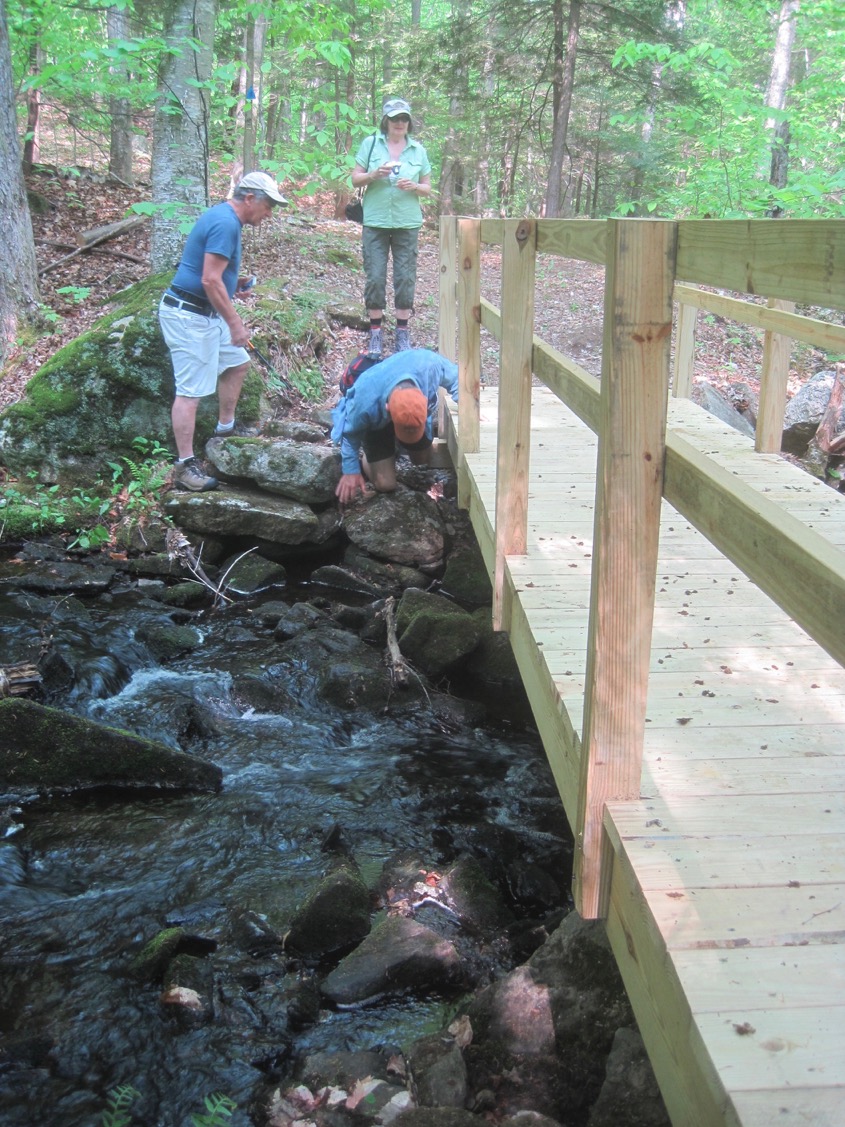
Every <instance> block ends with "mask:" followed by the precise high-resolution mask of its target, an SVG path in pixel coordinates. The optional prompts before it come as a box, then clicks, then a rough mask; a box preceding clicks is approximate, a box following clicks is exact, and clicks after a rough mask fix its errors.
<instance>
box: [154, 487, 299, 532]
mask: <svg viewBox="0 0 845 1127" xmlns="http://www.w3.org/2000/svg"><path fill="white" fill-rule="evenodd" d="M165 512H166V513H167V515H168V516H169V517H171V518H172V520H173V521H174V522H175V523H176V524H178V525H179V527H180V528H187V529H189V530H190V531H192V532H196V533H200V534H208V533H211V534H212V535H214V536H244V537H249V538H251V539H253V540H254V539H256V538H258V539H259V540H265V541H267V542H269V543H271V544H302V543H304V542H305V541H308V540H310V539H311V538H312V536H316V535H318V533H319V530H320V522H319V521H318V519H317V517H316V515H315V513H314V512H313V511H312V510H311V509H310V508H309V507H308V506H307V505H303V504H301V503H300V502H299V501H290V500H288V499H287V498H286V497H278V496H276V497H274V496H272V495H271V494H269V493H261V492H259V491H258V490H249V489H235V488H233V487H231V486H230V487H228V488H226V489H215V490H213V491H212V492H210V493H171V494H170V496H169V498H168V500H167V503H166V504H165Z"/></svg>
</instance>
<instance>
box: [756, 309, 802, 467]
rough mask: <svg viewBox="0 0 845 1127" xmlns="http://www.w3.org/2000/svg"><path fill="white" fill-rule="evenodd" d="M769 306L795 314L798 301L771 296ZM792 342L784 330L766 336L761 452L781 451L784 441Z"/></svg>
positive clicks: (759, 415) (758, 446) (759, 422)
mask: <svg viewBox="0 0 845 1127" xmlns="http://www.w3.org/2000/svg"><path fill="white" fill-rule="evenodd" d="M769 307H770V308H771V309H779V310H780V311H781V312H783V313H794V312H795V302H794V301H784V300H783V299H782V298H778V297H770V298H769ZM791 359H792V341H791V339H790V338H789V337H788V336H783V335H782V334H781V333H773V332H771V331H768V332H766V334H765V336H764V337H763V368H762V371H761V372H760V407H759V410H758V412H757V431H756V440H755V449H756V450H757V451H758V452H759V453H761V454H778V453H779V452H780V446H781V442H782V440H783V418H784V415H785V413H786V391H787V383H788V382H789V364H790V361H791Z"/></svg>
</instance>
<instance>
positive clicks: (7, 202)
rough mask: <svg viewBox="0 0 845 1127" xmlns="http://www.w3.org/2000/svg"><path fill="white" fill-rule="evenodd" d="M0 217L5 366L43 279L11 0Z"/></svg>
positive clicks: (0, 84) (0, 137) (0, 0)
mask: <svg viewBox="0 0 845 1127" xmlns="http://www.w3.org/2000/svg"><path fill="white" fill-rule="evenodd" d="M0 215H2V216H3V254H2V255H0V366H1V365H2V364H4V363H5V361H6V358H7V356H8V355H9V351H10V349H11V348H12V347H13V346H14V343H15V339H16V337H17V335H18V324H19V322H21V321H22V320H25V319H27V317H29V316H31V315H33V314H35V312H36V311H37V309H38V301H39V294H38V274H37V271H36V265H35V244H34V242H33V239H32V222H31V220H30V216H29V204H28V203H27V199H26V184H25V183H24V178H23V171H22V169H21V150H20V145H19V143H18V133H17V119H16V115H15V93H14V85H13V81H12V59H11V55H10V53H9V27H8V24H7V21H6V4H5V0H0Z"/></svg>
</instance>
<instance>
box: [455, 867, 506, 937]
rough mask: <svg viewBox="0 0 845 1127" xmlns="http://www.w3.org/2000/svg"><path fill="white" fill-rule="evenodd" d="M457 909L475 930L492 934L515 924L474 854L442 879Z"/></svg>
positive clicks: (483, 933)
mask: <svg viewBox="0 0 845 1127" xmlns="http://www.w3.org/2000/svg"><path fill="white" fill-rule="evenodd" d="M440 887H441V889H442V891H443V892H444V893H445V894H446V896H447V897H448V899H449V901H450V902H451V904H452V906H453V908H454V909H455V911H456V912H457V913H458V915H459V916H460V917H461V919H462V920H465V921H467V922H468V923H469V924H470V925H471V927H472V928H473V930H474V931H476V932H478V933H480V934H482V935H486V936H492V935H495V934H496V933H498V932H501V931H502V930H504V929H505V928H507V927H509V926H510V924H512V923H513V915H512V914H511V912H510V911H509V909H508V908H507V906H506V905H505V903H504V901H503V900H502V898H501V896H500V894H499V892H498V890H497V889H496V888H495V886H494V885H493V884H492V883H491V882H490V881H489V880H488V879H487V877H486V876H485V874H484V870H483V869H482V868H481V865H480V864H479V863H478V861H476V860H475V858H474V857H465V858H462V859H461V860H460V861H458V862H457V864H455V865H453V866H452V868H451V869H449V870H448V871H447V872H446V873H444V874H443V877H442V879H441V881H440Z"/></svg>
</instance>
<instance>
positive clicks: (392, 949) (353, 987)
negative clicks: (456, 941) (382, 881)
mask: <svg viewBox="0 0 845 1127" xmlns="http://www.w3.org/2000/svg"><path fill="white" fill-rule="evenodd" d="M462 978H463V974H462V968H461V961H460V958H459V956H458V953H457V951H456V950H455V948H454V947H453V945H452V944H451V943H450V942H448V940H445V939H443V938H442V937H441V936H439V935H437V933H436V932H434V931H432V930H431V929H430V928H427V927H423V926H422V925H421V924H418V923H416V922H415V921H414V920H410V919H406V918H405V917H404V916H388V917H387V918H386V919H384V920H382V921H381V922H380V923H379V924H377V925H376V927H374V928H373V930H372V931H371V932H370V934H369V935H368V936H367V938H366V939H365V940H364V941H363V942H362V943H361V944H360V945H359V946H358V947H356V948H355V950H354V951H353V952H352V953H351V954H350V955H347V956H346V958H345V959H343V960H341V962H340V963H339V965H338V966H337V967H336V968H335V969H334V970H333V971H332V972H331V974H329V976H328V977H327V978H326V979H325V980H324V982H323V984H322V986H321V990H322V993H323V996H324V997H325V998H327V999H328V1000H329V1001H330V1002H331V1003H333V1004H334V1005H336V1006H353V1005H363V1004H366V1003H368V1002H372V1001H374V1000H375V999H376V998H380V997H383V996H385V995H392V994H404V993H406V992H407V993H420V992H427V991H430V990H444V989H446V990H447V989H449V988H453V987H456V986H458V985H459V984H460V983H461V981H462Z"/></svg>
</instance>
